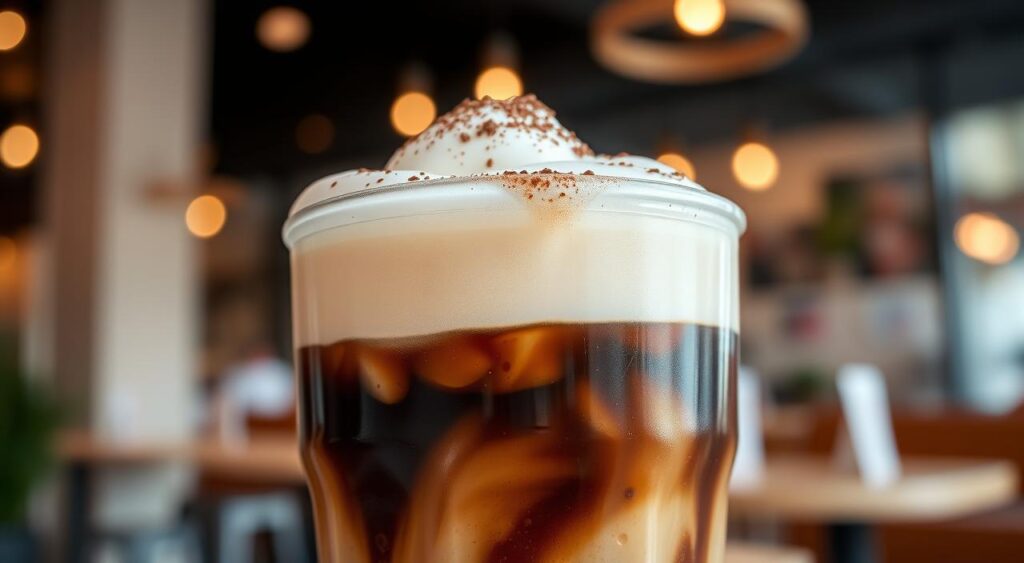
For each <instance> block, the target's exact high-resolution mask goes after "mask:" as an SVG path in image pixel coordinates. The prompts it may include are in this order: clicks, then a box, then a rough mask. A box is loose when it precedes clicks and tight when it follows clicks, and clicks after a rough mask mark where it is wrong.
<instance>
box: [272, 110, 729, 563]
mask: <svg viewBox="0 0 1024 563" xmlns="http://www.w3.org/2000/svg"><path fill="white" fill-rule="evenodd" d="M742 228H743V219H742V214H741V213H740V212H739V211H738V210H737V209H736V208H735V206H733V205H732V204H731V203H729V202H727V201H725V200H722V199H721V198H718V197H717V196H713V195H711V194H709V193H707V192H706V191H704V190H703V188H700V187H699V186H697V185H696V184H694V183H693V182H692V181H690V180H688V179H686V178H684V177H683V176H681V175H679V174H677V173H675V172H674V171H673V170H671V169H670V168H667V167H665V166H663V165H661V164H660V163H657V162H656V161H653V160H650V159H646V158H642V157H634V156H627V155H618V156H605V155H595V154H593V152H592V151H591V150H590V149H589V147H587V145H585V144H584V143H583V142H581V141H580V140H579V139H578V138H577V137H576V136H575V135H574V134H573V133H571V132H569V131H567V130H566V129H565V128H563V127H562V126H561V125H560V124H559V123H558V121H557V120H556V119H555V116H554V112H553V111H551V110H550V109H549V108H547V107H546V106H544V105H543V104H542V103H540V102H539V101H537V100H536V98H534V97H532V96H524V97H520V98H512V99H510V100H507V101H494V100H490V99H484V100H480V101H466V102H463V103H462V104H460V105H459V106H458V107H456V108H455V109H454V110H452V111H451V112H449V113H448V114H446V115H444V116H441V117H440V118H439V119H438V120H437V121H436V122H435V123H434V124H433V125H432V126H431V127H430V128H428V129H427V130H426V131H424V132H423V133H422V134H420V135H419V136H417V137H415V138H413V139H410V140H409V141H408V142H407V143H406V144H405V145H404V146H403V147H402V148H400V149H399V150H398V151H396V153H395V154H394V155H393V156H392V157H391V159H390V160H389V161H388V163H387V165H386V167H385V169H382V170H370V169H360V170H355V171H349V172H345V173H342V174H338V175H335V176H330V177H327V178H324V179H322V180H319V181H318V182H316V183H314V184H313V185H311V186H310V187H309V188H307V189H306V190H305V191H304V192H303V193H302V195H300V197H299V198H298V200H297V201H296V203H295V205H294V207H293V209H292V213H291V218H290V219H289V222H288V224H287V225H286V227H285V238H286V241H287V242H288V244H289V246H290V248H291V251H292V272H293V310H294V317H295V318H294V326H295V342H296V346H297V365H298V369H297V372H298V373H297V376H298V379H299V389H300V401H301V404H300V433H301V441H302V453H303V459H304V463H305V466H306V469H307V473H308V475H309V483H310V490H311V493H312V497H313V502H314V508H315V516H316V527H317V541H318V549H319V552H320V557H321V559H322V560H325V561H357V562H363V561H365V562H370V561H373V562H377V561H392V562H403V563H404V562H476V561H509V562H514V561H551V562H555V561H558V562H562V561H616V562H618V561H630V562H633V561H636V562H656V561H666V562H667V561H672V562H676V561H716V560H718V559H720V556H721V548H722V545H723V537H724V533H725V509H726V498H725V490H726V482H727V477H728V472H729V467H730V464H731V461H732V453H733V449H734V424H733V419H734V417H735V407H734V401H733V397H734V393H735V391H734V389H733V386H734V379H735V370H736V347H737V336H736V335H737V318H738V311H737V305H736V301H737V300H736V278H737V276H736V240H737V237H738V234H739V232H740V231H741V230H742Z"/></svg>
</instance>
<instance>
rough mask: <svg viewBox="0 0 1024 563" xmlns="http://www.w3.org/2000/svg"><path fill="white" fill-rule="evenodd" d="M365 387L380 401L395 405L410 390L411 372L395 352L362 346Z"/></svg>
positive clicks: (362, 375)
mask: <svg viewBox="0 0 1024 563" xmlns="http://www.w3.org/2000/svg"><path fill="white" fill-rule="evenodd" d="M358 362H359V376H360V378H361V379H362V382H363V388H365V389H366V391H367V392H369V393H370V394H371V395H373V396H374V397H375V398H376V399H377V400H378V401H380V402H382V403H387V404H389V405H393V404H395V403H397V402H399V401H401V400H402V399H404V398H405V394H406V393H408V392H409V373H408V371H407V370H406V368H405V365H404V363H403V362H402V359H401V358H400V357H399V356H398V355H397V354H395V353H394V352H389V351H387V350H382V349H379V348H369V347H366V346H362V347H360V348H359V351H358Z"/></svg>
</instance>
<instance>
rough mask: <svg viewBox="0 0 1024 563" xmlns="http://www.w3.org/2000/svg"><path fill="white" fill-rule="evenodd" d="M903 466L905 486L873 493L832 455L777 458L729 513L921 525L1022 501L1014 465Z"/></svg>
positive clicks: (921, 462) (926, 462)
mask: <svg viewBox="0 0 1024 563" xmlns="http://www.w3.org/2000/svg"><path fill="white" fill-rule="evenodd" d="M902 465H903V475H902V477H901V478H900V480H899V481H897V482H895V483H893V484H892V485H889V486H887V487H884V488H871V487H868V486H866V485H865V484H864V483H863V482H862V481H861V480H860V477H859V476H858V475H857V474H856V473H855V472H852V471H841V470H839V469H837V468H836V466H835V465H834V464H833V463H832V461H831V460H829V459H827V458H815V457H779V458H770V459H769V460H768V462H767V463H766V467H765V472H764V475H763V477H762V479H761V480H760V482H758V483H757V484H755V485H752V486H748V487H745V488H742V489H738V490H734V491H730V494H729V511H730V514H733V515H744V516H770V517H784V518H792V519H805V520H811V521H819V522H821V521H829V522H868V523H870V522H920V521H929V520H942V519H949V518H956V517H960V516H966V515H969V514H971V513H974V512H980V511H984V510H986V509H990V508H995V507H998V506H1000V505H1003V504H1006V503H1009V502H1011V501H1013V499H1015V498H1016V496H1017V472H1016V470H1015V468H1014V466H1013V464H1011V463H1010V462H1006V461H998V460H977V459H973V460H972V459H955V458H909V459H903V460H902Z"/></svg>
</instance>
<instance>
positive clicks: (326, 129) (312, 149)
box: [295, 113, 334, 154]
mask: <svg viewBox="0 0 1024 563" xmlns="http://www.w3.org/2000/svg"><path fill="white" fill-rule="evenodd" d="M332 142H334V124H333V123H331V120H330V119H329V118H328V117H327V116H325V115H320V114H318V113H314V114H312V115H307V116H306V117H304V118H302V121H300V122H299V124H298V125H297V126H296V127H295V143H296V144H297V145H299V149H300V150H302V152H304V153H309V154H320V153H322V152H324V151H325V150H327V149H328V148H329V147H330V146H331V143H332Z"/></svg>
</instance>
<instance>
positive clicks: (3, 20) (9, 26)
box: [0, 10, 28, 51]
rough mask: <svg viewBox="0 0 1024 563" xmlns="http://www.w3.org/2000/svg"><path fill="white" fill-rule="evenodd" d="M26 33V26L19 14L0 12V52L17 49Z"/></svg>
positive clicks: (11, 11) (10, 11)
mask: <svg viewBox="0 0 1024 563" xmlns="http://www.w3.org/2000/svg"><path fill="white" fill-rule="evenodd" d="M27 32H28V24H27V23H25V18H24V17H22V15H21V14H19V13H18V12H15V11H13V10H4V11H2V12H0V51H10V50H11V49H13V48H15V47H17V46H18V45H19V44H21V40H22V39H24V38H25V33H27Z"/></svg>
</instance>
